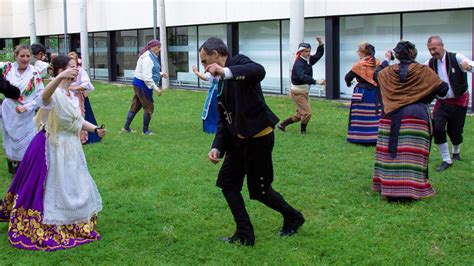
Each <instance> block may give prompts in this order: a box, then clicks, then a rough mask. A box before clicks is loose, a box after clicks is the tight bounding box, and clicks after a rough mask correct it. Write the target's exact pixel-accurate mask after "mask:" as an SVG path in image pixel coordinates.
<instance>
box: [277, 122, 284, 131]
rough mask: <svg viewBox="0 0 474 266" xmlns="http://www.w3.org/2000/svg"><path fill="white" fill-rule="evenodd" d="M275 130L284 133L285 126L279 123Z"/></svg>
mask: <svg viewBox="0 0 474 266" xmlns="http://www.w3.org/2000/svg"><path fill="white" fill-rule="evenodd" d="M277 128H278V129H279V130H281V131H283V132H285V126H284V125H282V124H281V123H280V124H278V126H277Z"/></svg>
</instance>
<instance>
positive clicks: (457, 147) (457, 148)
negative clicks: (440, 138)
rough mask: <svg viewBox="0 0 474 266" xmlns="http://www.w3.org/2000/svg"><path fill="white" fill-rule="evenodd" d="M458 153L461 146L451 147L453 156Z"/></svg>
mask: <svg viewBox="0 0 474 266" xmlns="http://www.w3.org/2000/svg"><path fill="white" fill-rule="evenodd" d="M460 152H461V144H459V145H453V154H454V153H460Z"/></svg>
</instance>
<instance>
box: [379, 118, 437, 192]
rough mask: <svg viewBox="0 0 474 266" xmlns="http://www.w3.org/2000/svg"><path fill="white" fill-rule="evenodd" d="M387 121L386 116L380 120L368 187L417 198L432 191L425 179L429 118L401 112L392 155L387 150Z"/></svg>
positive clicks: (388, 128) (426, 176) (426, 173)
mask: <svg viewBox="0 0 474 266" xmlns="http://www.w3.org/2000/svg"><path fill="white" fill-rule="evenodd" d="M390 124H391V119H390V118H382V119H381V120H380V124H379V135H378V140H377V146H376V155H375V167H374V173H373V176H372V190H374V191H378V192H380V194H381V195H382V196H386V197H400V198H412V199H419V198H424V197H428V196H432V195H434V194H435V193H436V192H435V190H434V189H433V188H432V187H431V184H430V183H429V182H428V158H429V154H430V125H429V121H427V120H424V119H420V118H417V117H414V116H402V121H401V126H400V133H399V137H398V146H397V154H396V157H395V158H392V156H391V155H390V153H389V150H388V142H389V137H390Z"/></svg>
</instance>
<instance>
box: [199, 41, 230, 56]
mask: <svg viewBox="0 0 474 266" xmlns="http://www.w3.org/2000/svg"><path fill="white" fill-rule="evenodd" d="M201 50H204V51H205V52H206V53H207V54H212V51H213V50H216V52H217V53H218V54H220V55H226V56H228V55H229V50H228V49H227V45H225V43H224V41H222V40H221V39H219V38H217V37H211V38H209V39H207V40H206V41H205V42H204V43H203V44H202V45H201V47H199V51H201Z"/></svg>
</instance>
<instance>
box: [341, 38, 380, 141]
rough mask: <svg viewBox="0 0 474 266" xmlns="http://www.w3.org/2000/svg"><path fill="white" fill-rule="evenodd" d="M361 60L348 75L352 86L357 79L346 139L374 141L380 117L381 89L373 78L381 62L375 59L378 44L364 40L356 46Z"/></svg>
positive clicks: (348, 80)
mask: <svg viewBox="0 0 474 266" xmlns="http://www.w3.org/2000/svg"><path fill="white" fill-rule="evenodd" d="M357 55H358V56H359V59H360V60H359V62H357V64H355V65H354V66H353V67H352V69H351V70H350V71H349V72H348V73H347V74H346V76H345V78H344V79H345V81H346V85H347V87H350V86H351V84H352V80H354V78H355V79H356V80H357V85H356V86H355V88H354V91H353V94H352V99H351V109H350V114H349V126H348V130H347V141H348V142H352V143H360V144H375V143H376V142H377V130H378V124H379V120H380V113H381V108H382V107H381V104H380V91H379V90H378V88H377V83H376V82H375V81H374V73H375V68H376V67H377V66H378V65H379V64H380V62H379V61H378V60H377V59H375V57H374V55H375V47H374V46H373V45H371V44H369V43H361V44H360V45H359V47H358V49H357Z"/></svg>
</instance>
